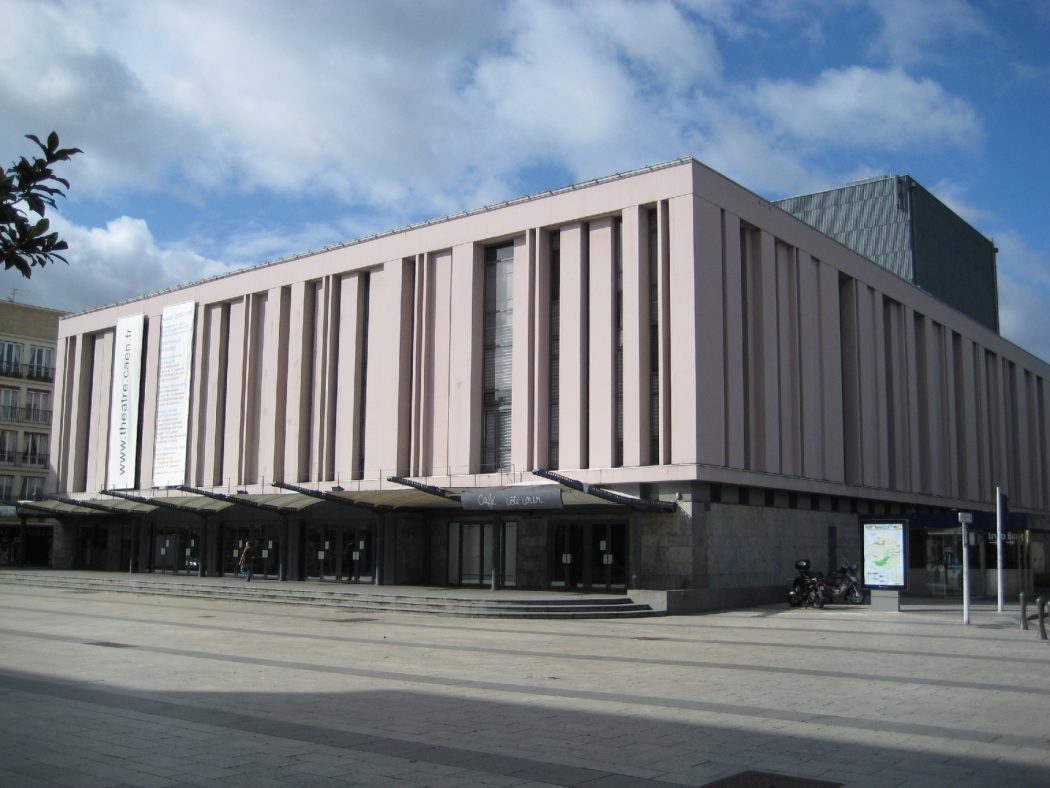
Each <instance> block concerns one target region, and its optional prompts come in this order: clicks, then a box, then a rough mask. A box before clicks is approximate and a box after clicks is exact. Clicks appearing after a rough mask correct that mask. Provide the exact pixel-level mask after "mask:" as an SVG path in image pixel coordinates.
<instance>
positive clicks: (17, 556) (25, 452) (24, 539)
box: [0, 301, 63, 566]
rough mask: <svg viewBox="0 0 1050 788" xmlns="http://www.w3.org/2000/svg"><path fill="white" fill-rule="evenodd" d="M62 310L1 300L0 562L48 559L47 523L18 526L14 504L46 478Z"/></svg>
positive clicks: (30, 496) (32, 495)
mask: <svg viewBox="0 0 1050 788" xmlns="http://www.w3.org/2000/svg"><path fill="white" fill-rule="evenodd" d="M62 314H63V313H62V312H58V311H56V310H53V309H47V308H44V307H37V306H30V305H28V304H19V303H15V302H14V301H0V566H8V565H12V564H22V563H26V564H30V565H43V566H46V565H49V564H50V562H51V533H52V527H51V525H50V524H43V525H40V524H37V525H33V526H27V527H26V528H24V529H23V526H22V523H21V521H20V520H19V519H18V517H17V516H16V506H17V503H18V501H35V500H40V499H41V498H42V497H43V495H44V488H45V485H46V483H47V475H48V467H49V462H50V456H51V455H50V448H51V416H52V410H53V404H54V382H55V342H56V339H57V337H58V319H59V317H60V316H61V315H62Z"/></svg>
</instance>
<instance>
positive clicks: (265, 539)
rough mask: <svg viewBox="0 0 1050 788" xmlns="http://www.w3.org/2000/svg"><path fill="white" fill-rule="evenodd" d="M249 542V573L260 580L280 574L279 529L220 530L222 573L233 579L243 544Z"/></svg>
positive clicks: (234, 527) (232, 527) (246, 527)
mask: <svg viewBox="0 0 1050 788" xmlns="http://www.w3.org/2000/svg"><path fill="white" fill-rule="evenodd" d="M248 540H251V543H252V547H253V548H254V550H255V561H254V563H253V564H252V571H253V572H254V573H255V575H256V576H257V577H258V576H261V577H269V578H276V577H277V576H278V574H279V572H280V570H281V526H280V525H277V524H268V525H260V524H255V525H225V526H223V529H222V562H221V563H222V573H223V574H224V575H236V574H238V573H239V572H240V567H239V565H238V562H239V561H240V558H241V551H242V550H244V543H245V542H246V541H248Z"/></svg>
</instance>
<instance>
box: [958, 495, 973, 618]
mask: <svg viewBox="0 0 1050 788" xmlns="http://www.w3.org/2000/svg"><path fill="white" fill-rule="evenodd" d="M972 522H973V515H972V514H970V513H969V512H959V525H961V526H962V586H963V587H962V592H963V623H964V624H969V623H970V533H969V531H968V529H967V528H966V526H968V525H969V524H970V523H972Z"/></svg>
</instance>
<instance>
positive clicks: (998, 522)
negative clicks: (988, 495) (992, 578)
mask: <svg viewBox="0 0 1050 788" xmlns="http://www.w3.org/2000/svg"><path fill="white" fill-rule="evenodd" d="M995 566H996V575H997V581H998V588H999V593H998V607H997V608H996V609H997V610H998V611H999V612H1000V613H1002V612H1003V588H1004V587H1005V584H1004V583H1003V492H1002V489H1001V488H1000V487H996V488H995Z"/></svg>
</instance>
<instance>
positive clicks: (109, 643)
mask: <svg viewBox="0 0 1050 788" xmlns="http://www.w3.org/2000/svg"><path fill="white" fill-rule="evenodd" d="M84 645H85V646H102V648H135V647H134V646H133V645H131V644H130V643H114V642H112V641H110V640H95V641H91V642H88V643H85V644H84Z"/></svg>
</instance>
